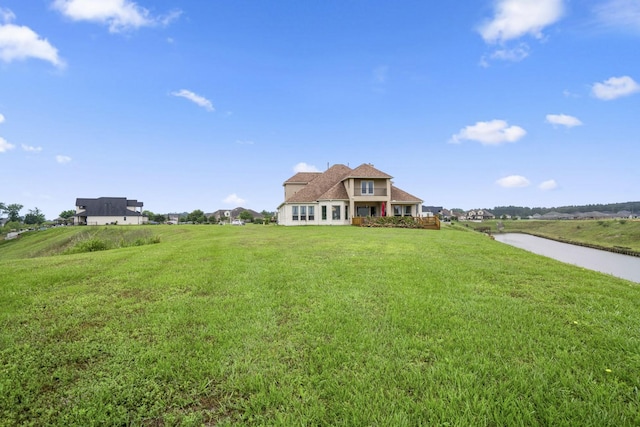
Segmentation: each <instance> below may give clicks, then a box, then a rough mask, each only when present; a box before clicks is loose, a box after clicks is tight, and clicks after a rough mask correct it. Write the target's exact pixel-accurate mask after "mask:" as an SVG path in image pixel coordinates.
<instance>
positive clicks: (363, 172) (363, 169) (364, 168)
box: [349, 163, 393, 179]
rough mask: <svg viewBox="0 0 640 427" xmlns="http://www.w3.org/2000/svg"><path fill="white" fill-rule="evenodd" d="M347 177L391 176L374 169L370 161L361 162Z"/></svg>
mask: <svg viewBox="0 0 640 427" xmlns="http://www.w3.org/2000/svg"><path fill="white" fill-rule="evenodd" d="M349 178H389V179H391V178H393V177H392V176H391V175H387V174H386V173H384V172H382V171H380V170H378V169H376V168H374V167H373V165H372V164H370V163H363V164H361V165H360V166H358V167H357V168H355V169H354V170H353V171H352V172H351V173H350V174H349Z"/></svg>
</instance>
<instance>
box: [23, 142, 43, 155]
mask: <svg viewBox="0 0 640 427" xmlns="http://www.w3.org/2000/svg"><path fill="white" fill-rule="evenodd" d="M22 149H23V150H24V151H28V152H30V153H39V152H41V151H42V147H33V146H31V145H26V144H22Z"/></svg>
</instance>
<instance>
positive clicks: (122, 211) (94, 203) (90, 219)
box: [74, 197, 148, 225]
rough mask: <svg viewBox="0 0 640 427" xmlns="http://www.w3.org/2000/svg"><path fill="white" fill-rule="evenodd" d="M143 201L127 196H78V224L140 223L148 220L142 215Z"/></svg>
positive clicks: (75, 222)
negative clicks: (92, 197)
mask: <svg viewBox="0 0 640 427" xmlns="http://www.w3.org/2000/svg"><path fill="white" fill-rule="evenodd" d="M142 206H143V203H142V202H139V201H137V200H128V199H127V198H126V197H99V198H97V199H88V198H77V199H76V214H75V217H74V224H76V225H107V224H119V225H139V224H144V223H146V222H147V221H148V218H147V217H145V216H143V215H142Z"/></svg>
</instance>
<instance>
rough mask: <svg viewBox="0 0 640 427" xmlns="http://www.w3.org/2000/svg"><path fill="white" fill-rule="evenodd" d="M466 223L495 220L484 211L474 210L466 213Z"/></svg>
mask: <svg viewBox="0 0 640 427" xmlns="http://www.w3.org/2000/svg"><path fill="white" fill-rule="evenodd" d="M466 217H467V220H468V221H484V220H487V219H495V215H493V214H492V213H491V212H489V211H488V210H486V209H475V210H471V211H469V212H467V214H466Z"/></svg>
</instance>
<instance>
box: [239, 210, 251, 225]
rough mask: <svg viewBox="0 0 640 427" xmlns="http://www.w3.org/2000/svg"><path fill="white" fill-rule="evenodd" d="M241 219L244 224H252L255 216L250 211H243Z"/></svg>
mask: <svg viewBox="0 0 640 427" xmlns="http://www.w3.org/2000/svg"><path fill="white" fill-rule="evenodd" d="M240 219H241V220H243V221H244V222H251V221H253V215H251V212H249V211H242V212H240Z"/></svg>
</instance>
